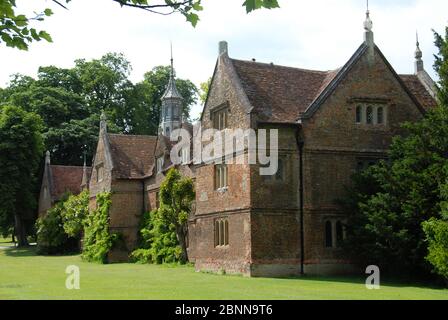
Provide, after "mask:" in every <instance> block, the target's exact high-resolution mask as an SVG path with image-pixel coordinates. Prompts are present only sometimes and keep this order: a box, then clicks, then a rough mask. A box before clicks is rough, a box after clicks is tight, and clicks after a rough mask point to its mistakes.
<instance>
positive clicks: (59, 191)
mask: <svg viewBox="0 0 448 320" xmlns="http://www.w3.org/2000/svg"><path fill="white" fill-rule="evenodd" d="M50 168H51V179H52V188H51V197H52V198H53V199H54V200H59V199H60V198H61V197H62V196H63V195H64V193H66V192H70V193H72V194H79V193H80V192H81V183H82V175H83V167H74V166H58V165H51V166H50ZM91 171H92V169H91V168H90V167H88V168H87V176H88V177H90V173H91Z"/></svg>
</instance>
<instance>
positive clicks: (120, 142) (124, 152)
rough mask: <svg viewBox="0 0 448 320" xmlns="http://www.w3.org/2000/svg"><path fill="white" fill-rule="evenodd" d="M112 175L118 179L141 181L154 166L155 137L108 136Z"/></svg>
mask: <svg viewBox="0 0 448 320" xmlns="http://www.w3.org/2000/svg"><path fill="white" fill-rule="evenodd" d="M108 140H109V143H110V153H111V157H112V162H113V168H114V173H115V174H116V178H118V179H141V178H143V177H144V176H146V175H147V174H148V173H150V172H151V170H152V166H153V165H154V151H155V146H156V143H157V137H155V136H133V135H119V134H108Z"/></svg>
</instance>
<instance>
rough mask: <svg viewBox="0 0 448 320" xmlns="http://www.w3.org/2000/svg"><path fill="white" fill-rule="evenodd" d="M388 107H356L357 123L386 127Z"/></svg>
mask: <svg viewBox="0 0 448 320" xmlns="http://www.w3.org/2000/svg"><path fill="white" fill-rule="evenodd" d="M386 121H387V107H386V106H385V105H375V104H360V105H357V106H356V111H355V122H356V124H364V125H370V126H382V125H386Z"/></svg>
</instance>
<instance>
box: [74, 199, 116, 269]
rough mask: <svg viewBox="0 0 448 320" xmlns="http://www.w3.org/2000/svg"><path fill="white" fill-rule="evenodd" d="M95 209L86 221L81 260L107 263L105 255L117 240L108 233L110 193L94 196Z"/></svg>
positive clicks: (113, 235)
mask: <svg viewBox="0 0 448 320" xmlns="http://www.w3.org/2000/svg"><path fill="white" fill-rule="evenodd" d="M96 201H97V208H96V210H94V211H93V212H91V213H90V214H89V215H88V216H87V219H86V223H85V229H84V243H83V252H82V258H83V259H84V260H86V261H89V262H98V263H107V254H108V253H109V251H110V250H111V249H112V247H113V245H114V243H115V242H116V240H117V239H118V235H117V234H110V232H109V209H110V206H111V204H112V202H111V194H110V193H101V194H98V195H97V196H96Z"/></svg>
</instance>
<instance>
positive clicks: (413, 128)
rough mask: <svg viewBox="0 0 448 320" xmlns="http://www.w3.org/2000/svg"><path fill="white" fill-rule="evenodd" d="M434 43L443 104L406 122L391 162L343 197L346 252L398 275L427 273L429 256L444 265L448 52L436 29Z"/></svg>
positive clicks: (376, 168) (437, 265) (369, 173)
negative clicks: (346, 213) (447, 71)
mask: <svg viewBox="0 0 448 320" xmlns="http://www.w3.org/2000/svg"><path fill="white" fill-rule="evenodd" d="M447 36H448V30H447ZM436 45H437V46H438V47H439V50H440V54H439V56H437V60H436V70H437V71H438V72H439V74H440V78H441V82H440V85H441V86H440V90H439V98H440V99H439V100H440V101H439V107H437V108H435V109H433V110H431V111H428V112H427V113H426V115H425V117H424V118H423V119H422V120H421V121H418V122H416V123H412V124H411V123H407V124H405V125H404V129H406V131H407V133H406V135H405V136H402V137H396V138H395V139H394V141H393V143H392V145H391V149H390V152H389V161H388V162H383V163H381V164H380V165H377V166H374V167H372V168H370V169H369V170H367V171H366V172H364V173H362V174H361V175H358V176H357V177H356V178H355V183H354V187H353V188H352V189H351V190H349V196H348V199H346V200H345V201H344V204H345V208H346V211H347V212H348V213H349V214H350V215H349V221H348V224H347V236H348V237H347V241H346V248H347V249H348V251H349V252H350V253H351V254H352V255H353V256H354V257H356V258H358V259H359V260H360V262H362V263H365V264H376V265H379V266H380V267H381V268H382V270H388V271H393V272H394V273H399V274H404V273H407V274H414V275H415V274H418V275H427V274H429V270H430V269H431V266H430V265H429V264H428V261H429V262H431V263H432V264H433V267H434V268H435V269H436V270H438V272H439V273H442V274H443V271H441V270H446V269H444V267H443V266H442V265H441V263H446V260H444V256H443V255H442V254H441V252H442V251H443V248H445V244H446V243H444V242H443V240H442V239H443V236H444V233H443V232H444V231H445V230H444V229H443V228H444V224H442V223H437V221H439V220H441V219H443V217H442V216H443V215H445V213H444V212H445V211H446V208H447V199H448V187H447V181H448V104H447V102H448V100H446V90H447V87H446V86H447V85H448V82H447V80H448V74H447V73H446V70H447V66H448V59H447V58H448V51H447V42H446V40H443V38H442V37H441V36H439V35H437V34H436ZM422 225H423V226H425V228H424V230H423V228H422ZM425 231H426V232H425ZM426 240H428V241H426ZM428 244H429V248H428ZM426 257H428V258H427V259H426Z"/></svg>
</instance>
